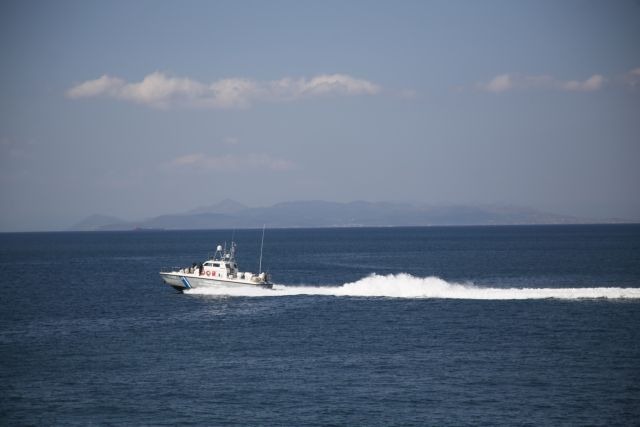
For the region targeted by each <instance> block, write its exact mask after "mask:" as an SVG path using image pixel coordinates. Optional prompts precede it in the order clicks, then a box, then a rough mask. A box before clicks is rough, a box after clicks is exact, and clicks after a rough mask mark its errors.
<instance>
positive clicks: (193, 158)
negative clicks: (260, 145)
mask: <svg viewBox="0 0 640 427" xmlns="http://www.w3.org/2000/svg"><path fill="white" fill-rule="evenodd" d="M170 165H171V166H173V167H179V168H193V169H196V170H206V171H225V172H226V171H242V170H244V171H247V172H251V171H256V170H270V171H278V172H281V171H287V170H290V169H293V168H294V164H293V163H292V162H290V161H288V160H284V159H279V158H274V157H271V156H269V155H267V154H248V155H246V156H240V155H237V154H224V155H220V156H211V155H206V154H202V153H195V154H187V155H184V156H180V157H177V158H175V159H173V160H172V161H171V162H170Z"/></svg>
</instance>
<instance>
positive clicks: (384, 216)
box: [71, 199, 595, 231]
mask: <svg viewBox="0 0 640 427" xmlns="http://www.w3.org/2000/svg"><path fill="white" fill-rule="evenodd" d="M594 222H595V221H592V220H585V219H581V218H576V217H572V216H564V215H556V214H551V213H546V212H541V211H538V210H535V209H531V208H523V207H516V206H422V205H414V204H410V203H391V202H363V201H357V202H350V203H337V202H326V201H319V200H317V201H298V202H283V203H277V204H275V205H273V206H269V207H255V208H252V207H248V206H245V205H243V204H242V203H239V202H236V201H235V200H230V199H226V200H223V201H221V202H220V203H216V204H214V205H211V206H201V207H198V208H196V209H193V210H191V211H188V212H185V213H178V214H172V215H160V216H156V217H153V218H147V219H143V220H140V221H124V220H122V219H119V218H115V217H111V216H105V215H91V216H90V217H88V218H85V219H84V220H82V221H80V222H79V223H78V224H76V225H74V226H73V227H72V228H71V230H75V231H89V230H92V231H109V230H136V229H141V230H145V229H164V230H200V229H228V228H259V227H262V225H263V224H264V225H266V226H267V227H271V228H296V227H388V226H397V227H400V226H435V225H517V224H586V223H594Z"/></svg>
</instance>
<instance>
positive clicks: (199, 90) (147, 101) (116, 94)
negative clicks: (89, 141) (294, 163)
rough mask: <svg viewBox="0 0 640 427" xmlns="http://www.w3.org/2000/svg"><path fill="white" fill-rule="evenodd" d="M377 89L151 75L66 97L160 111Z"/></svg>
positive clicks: (356, 83)
mask: <svg viewBox="0 0 640 427" xmlns="http://www.w3.org/2000/svg"><path fill="white" fill-rule="evenodd" d="M380 91H381V88H380V86H378V85H376V84H374V83H372V82H370V81H367V80H362V79H357V78H354V77H351V76H349V75H346V74H323V75H319V76H315V77H313V78H311V79H305V78H300V79H292V78H284V79H280V80H275V81H270V82H259V81H255V80H250V79H243V78H228V79H222V80H218V81H215V82H213V83H211V84H205V83H201V82H198V81H195V80H192V79H189V78H185V77H181V78H178V77H168V76H166V75H165V74H163V73H161V72H154V73H151V74H149V75H147V76H145V77H144V79H143V80H142V81H141V82H137V83H127V82H125V81H124V80H122V79H119V78H117V77H111V76H107V75H104V76H102V77H100V78H98V79H95V80H89V81H86V82H83V83H80V84H78V85H76V86H74V87H72V88H71V89H69V90H68V91H67V96H68V97H69V98H72V99H78V98H93V97H109V98H115V99H121V100H126V101H132V102H136V103H139V104H144V105H149V106H152V107H159V108H169V107H173V106H189V107H202V108H207V107H209V108H247V107H249V106H251V105H252V103H253V102H255V101H271V102H274V101H292V100H297V99H301V98H308V97H315V96H322V95H336V96H338V95H342V96H346V95H375V94H377V93H379V92H380Z"/></svg>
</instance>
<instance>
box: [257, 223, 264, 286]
mask: <svg viewBox="0 0 640 427" xmlns="http://www.w3.org/2000/svg"><path fill="white" fill-rule="evenodd" d="M264 227H265V224H262V243H260V265H259V266H258V274H260V273H262V247H263V246H264Z"/></svg>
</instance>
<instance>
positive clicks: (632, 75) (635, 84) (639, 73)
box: [624, 67, 640, 89]
mask: <svg viewBox="0 0 640 427" xmlns="http://www.w3.org/2000/svg"><path fill="white" fill-rule="evenodd" d="M624 82H625V83H626V85H627V86H629V87H630V88H631V89H640V67H638V68H634V69H633V70H631V71H629V72H628V73H627V74H625V76H624Z"/></svg>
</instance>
